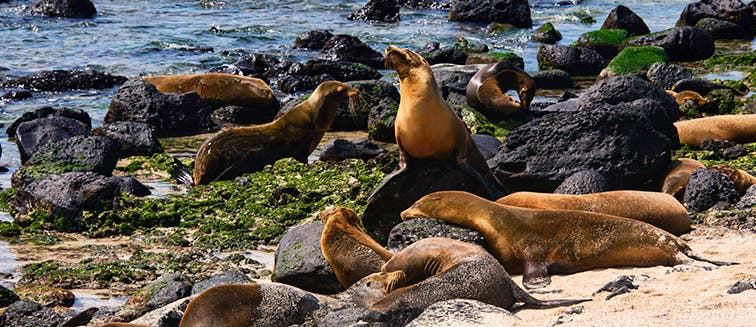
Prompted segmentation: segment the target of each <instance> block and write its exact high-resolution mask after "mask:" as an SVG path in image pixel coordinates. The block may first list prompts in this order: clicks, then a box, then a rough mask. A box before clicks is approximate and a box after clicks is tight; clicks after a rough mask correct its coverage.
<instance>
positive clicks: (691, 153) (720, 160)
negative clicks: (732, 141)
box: [675, 143, 756, 171]
mask: <svg viewBox="0 0 756 327" xmlns="http://www.w3.org/2000/svg"><path fill="white" fill-rule="evenodd" d="M744 146H745V147H746V149H747V153H746V155H744V156H741V157H738V158H735V159H727V158H725V157H724V156H723V154H722V151H710V150H697V149H691V148H690V147H688V146H683V147H682V148H681V149H680V150H677V151H676V152H675V157H677V158H690V159H695V160H698V161H700V162H701V163H702V164H704V165H705V166H707V167H710V166H715V165H728V166H732V167H735V168H739V169H743V170H746V171H751V170H756V143H750V144H745V145H744Z"/></svg>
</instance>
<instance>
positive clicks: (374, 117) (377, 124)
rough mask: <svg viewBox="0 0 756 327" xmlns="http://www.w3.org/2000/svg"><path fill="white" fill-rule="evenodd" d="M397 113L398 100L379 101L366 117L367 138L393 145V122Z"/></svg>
mask: <svg viewBox="0 0 756 327" xmlns="http://www.w3.org/2000/svg"><path fill="white" fill-rule="evenodd" d="M398 112H399V100H398V99H393V98H383V99H381V100H380V101H379V102H378V105H376V106H375V107H374V108H373V110H372V111H370V115H369V116H368V121H367V123H368V137H369V138H370V139H371V140H376V141H381V142H390V143H395V142H396V139H395V133H394V122H395V121H396V114H397V113H398Z"/></svg>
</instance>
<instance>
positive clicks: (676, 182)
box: [661, 158, 706, 201]
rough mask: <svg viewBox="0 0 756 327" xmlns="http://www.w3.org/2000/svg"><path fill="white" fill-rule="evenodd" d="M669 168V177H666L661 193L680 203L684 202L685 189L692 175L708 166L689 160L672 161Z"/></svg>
mask: <svg viewBox="0 0 756 327" xmlns="http://www.w3.org/2000/svg"><path fill="white" fill-rule="evenodd" d="M669 166H670V169H669V172H668V173H667V176H666V177H664V183H663V184H662V188H661V191H662V192H663V193H667V194H670V195H672V196H674V197H675V198H676V199H677V200H678V201H682V199H683V195H684V194H685V187H686V186H687V185H688V180H690V174H692V173H693V171H694V170H696V169H699V168H706V166H704V164H702V163H700V162H698V161H697V160H693V159H689V158H679V159H675V160H672V162H671V163H670V164H669Z"/></svg>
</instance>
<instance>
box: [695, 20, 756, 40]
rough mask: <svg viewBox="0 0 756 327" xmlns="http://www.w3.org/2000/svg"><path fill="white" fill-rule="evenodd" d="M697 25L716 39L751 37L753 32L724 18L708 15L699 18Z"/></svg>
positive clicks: (745, 38) (748, 38) (747, 38)
mask: <svg viewBox="0 0 756 327" xmlns="http://www.w3.org/2000/svg"><path fill="white" fill-rule="evenodd" d="M695 26H696V28H698V29H700V30H702V31H704V32H706V33H709V35H711V37H712V38H713V39H715V40H737V39H744V40H750V39H751V33H748V32H746V31H745V30H743V27H741V26H740V25H738V24H735V23H733V22H730V21H726V20H722V19H717V18H711V17H706V18H704V19H701V20H699V21H698V23H696V25H695Z"/></svg>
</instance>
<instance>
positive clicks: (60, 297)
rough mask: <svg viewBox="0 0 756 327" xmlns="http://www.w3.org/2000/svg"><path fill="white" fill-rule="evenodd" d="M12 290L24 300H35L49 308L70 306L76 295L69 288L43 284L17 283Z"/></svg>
mask: <svg viewBox="0 0 756 327" xmlns="http://www.w3.org/2000/svg"><path fill="white" fill-rule="evenodd" d="M14 292H15V293H16V294H18V296H19V297H20V298H22V299H24V300H32V301H36V302H38V303H39V304H41V305H43V306H46V307H49V308H54V307H57V306H61V307H66V308H70V307H71V306H72V305H73V304H74V301H75V300H76V296H74V294H73V293H72V292H71V291H69V290H66V289H62V288H57V287H50V286H45V285H35V284H29V285H17V286H16V288H15V289H14Z"/></svg>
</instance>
